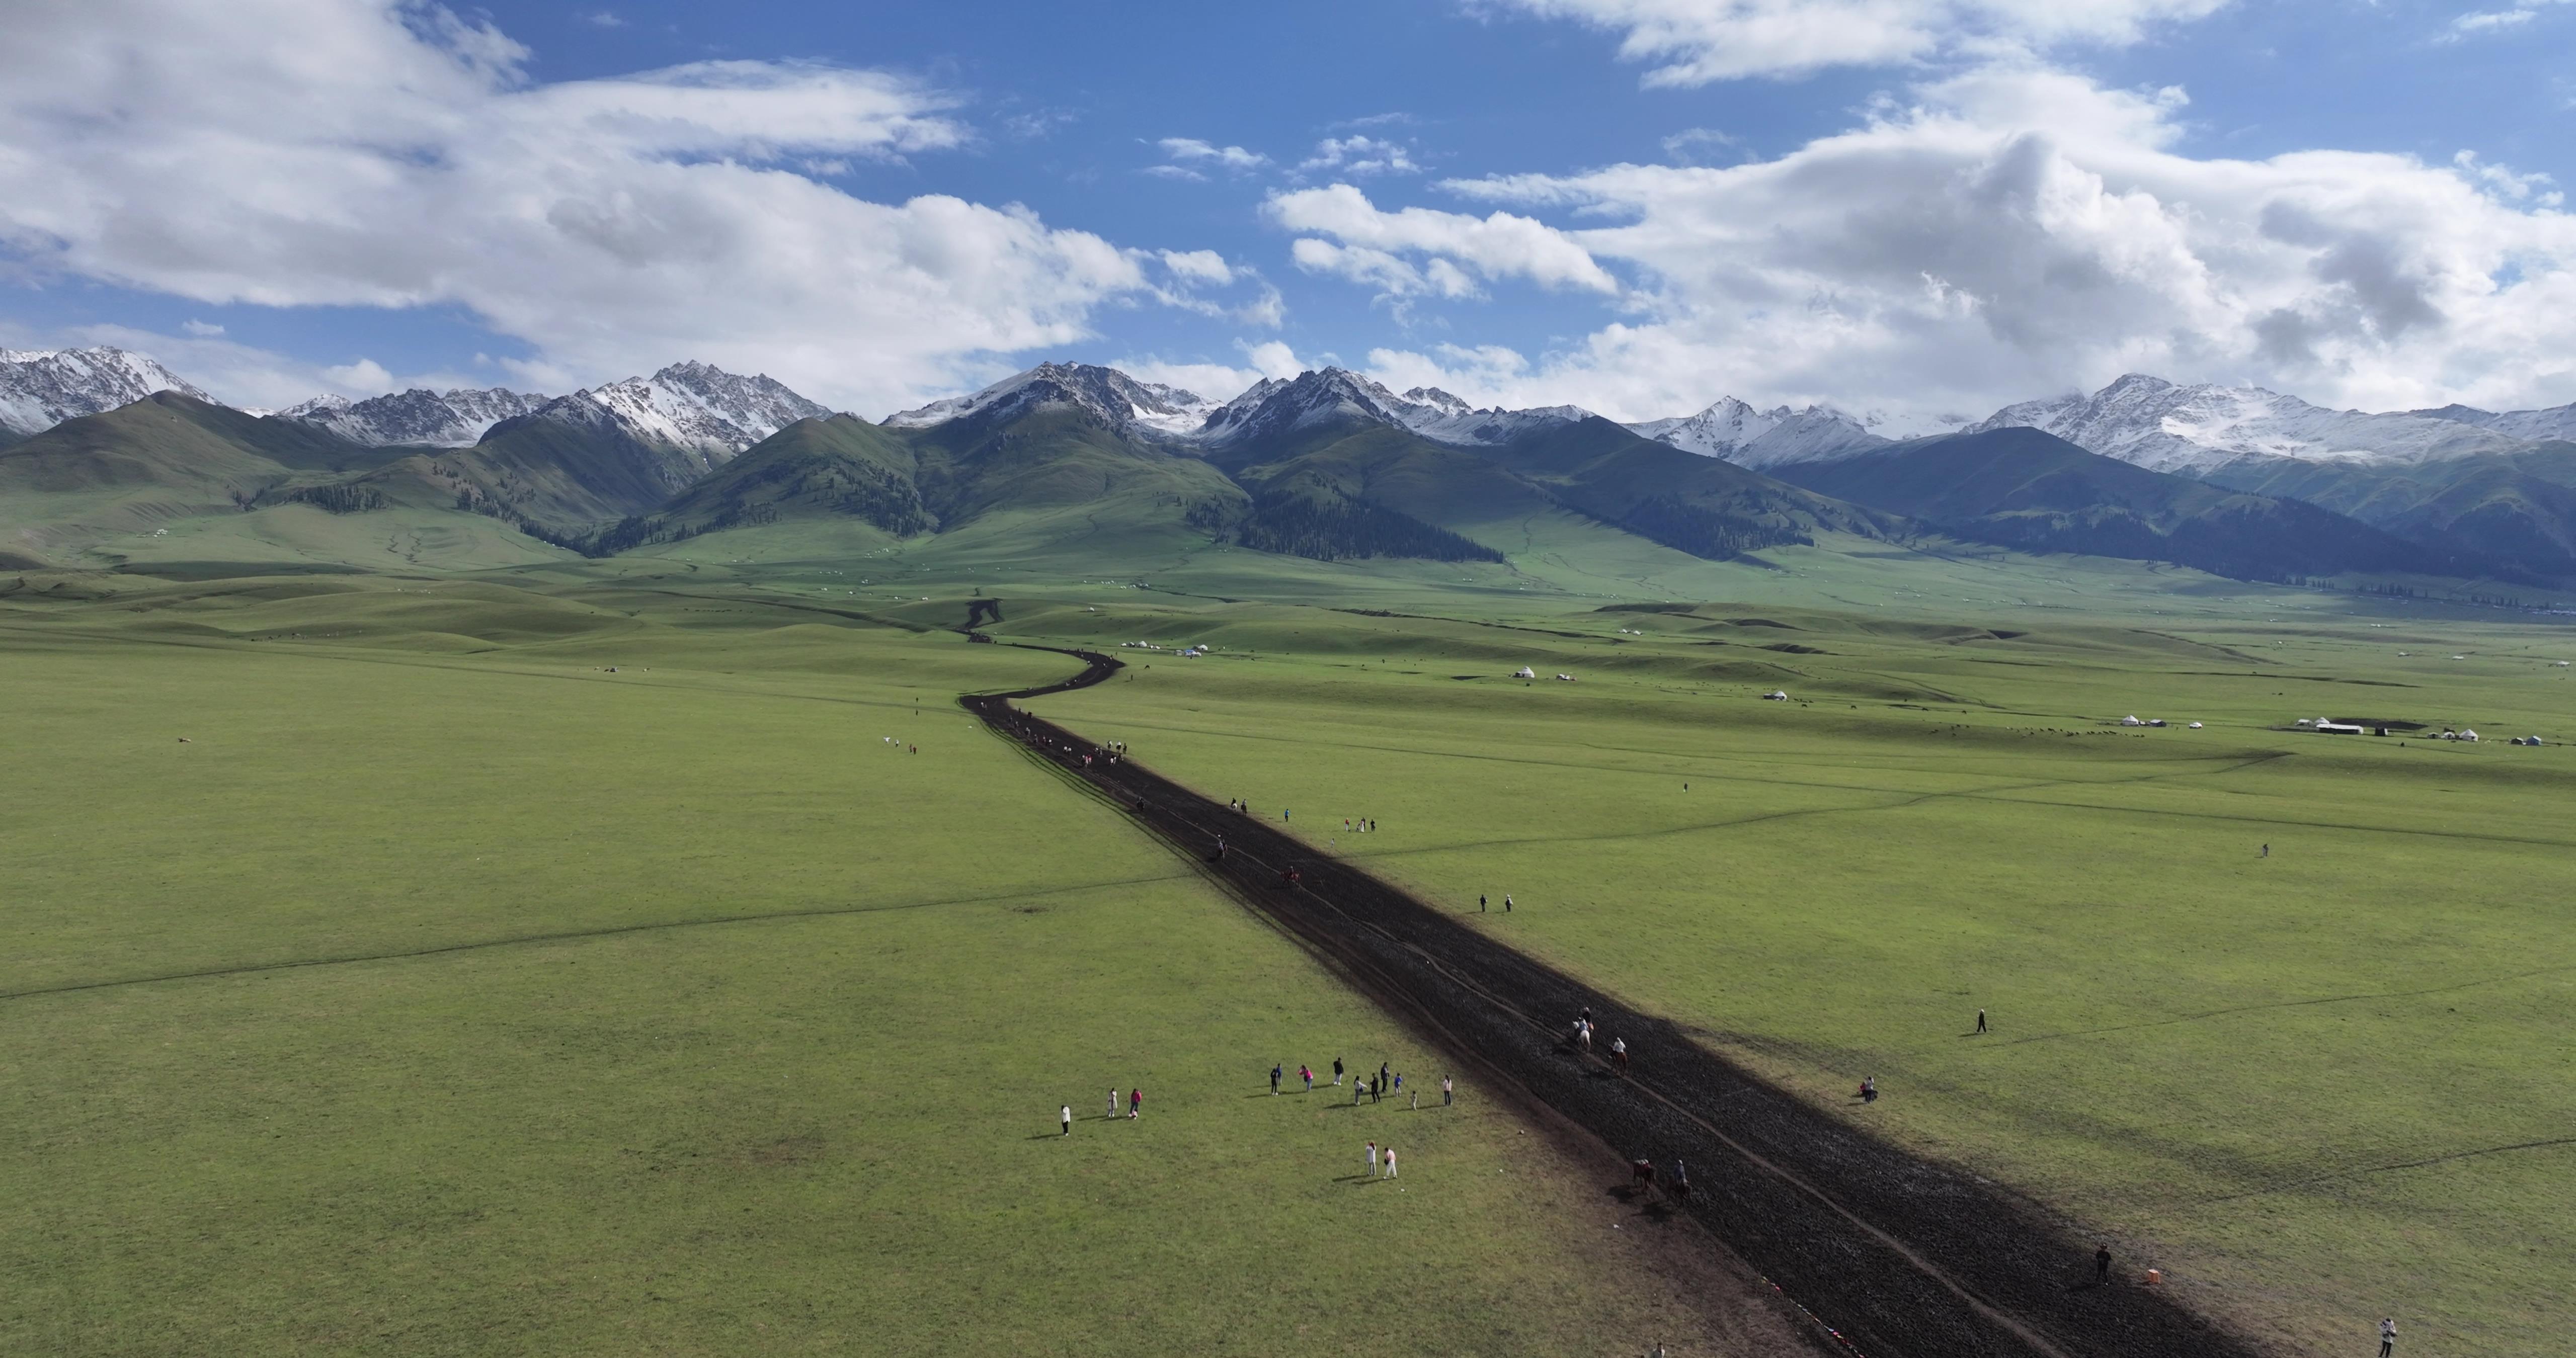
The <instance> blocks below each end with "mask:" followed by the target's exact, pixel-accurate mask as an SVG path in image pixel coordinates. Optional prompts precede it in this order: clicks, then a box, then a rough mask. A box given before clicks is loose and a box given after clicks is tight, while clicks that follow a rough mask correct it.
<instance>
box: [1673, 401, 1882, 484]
mask: <svg viewBox="0 0 2576 1358" xmlns="http://www.w3.org/2000/svg"><path fill="white" fill-rule="evenodd" d="M1628 427H1629V428H1630V429H1633V430H1635V431H1636V432H1638V433H1640V434H1643V435H1644V436H1646V437H1647V438H1650V439H1654V440H1656V441H1658V442H1661V443H1669V444H1671V445H1672V446H1674V447H1676V448H1679V449H1681V450H1682V451H1684V452H1690V453H1698V454H1699V455H1700V456H1702V457H1716V458H1724V459H1725V460H1727V461H1729V462H1733V463H1735V464H1736V465H1738V466H1743V467H1771V466H1778V465H1780V464H1782V463H1786V462H1818V461H1824V460H1826V459H1829V458H1835V457H1841V456H1846V455H1849V454H1852V453H1857V452H1860V451H1862V450H1864V449H1868V448H1875V447H1878V446H1879V445H1881V444H1883V443H1885V442H1887V440H1886V439H1883V438H1881V437H1879V436H1878V435H1876V434H1873V433H1871V432H1870V431H1869V427H1868V426H1867V425H1866V424H1864V423H1863V422H1862V421H1861V420H1860V419H1858V418H1856V417H1854V416H1852V415H1848V414H1845V413H1844V412H1842V411H1839V410H1836V409H1834V408H1833V407H1831V406H1822V405H1811V406H1808V407H1806V408H1805V409H1803V410H1800V409H1794V408H1792V407H1789V406H1785V405H1783V406H1775V407H1773V408H1772V409H1770V410H1756V409H1754V408H1753V407H1752V406H1750V405H1747V404H1746V403H1744V402H1742V401H1739V400H1737V399H1735V398H1734V397H1732V396H1728V397H1724V398H1721V399H1720V400H1719V401H1718V402H1717V404H1715V405H1712V406H1710V407H1709V408H1708V409H1706V410H1703V411H1701V412H1700V413H1698V414H1696V415H1688V416H1684V417H1682V418H1680V419H1670V420H1654V421H1650V422H1648V423H1645V424H1632V425H1630V426H1628Z"/></svg>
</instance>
